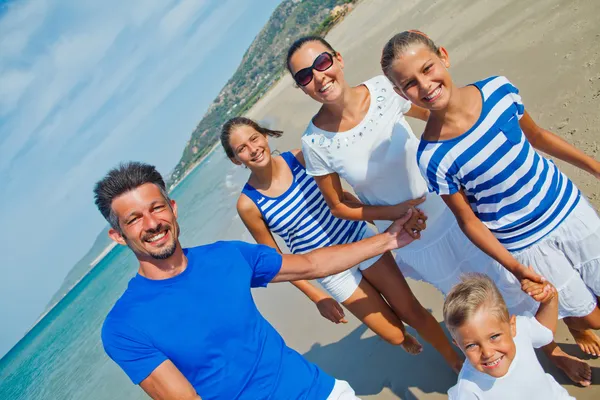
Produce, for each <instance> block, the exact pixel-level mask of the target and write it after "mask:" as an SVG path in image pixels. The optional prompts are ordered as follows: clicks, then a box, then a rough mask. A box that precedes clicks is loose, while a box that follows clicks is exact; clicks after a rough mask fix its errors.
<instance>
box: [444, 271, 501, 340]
mask: <svg viewBox="0 0 600 400" xmlns="http://www.w3.org/2000/svg"><path fill="white" fill-rule="evenodd" d="M483 306H485V307H486V309H487V310H489V312H491V313H493V314H494V315H495V316H496V317H498V318H499V319H500V320H501V321H503V322H509V321H510V315H509V314H508V308H507V307H506V303H505V302H504V299H503V298H502V295H501V294H500V291H499V290H498V288H497V287H496V285H495V284H494V282H492V280H491V279H490V278H489V277H488V276H487V275H484V274H479V273H472V274H465V275H463V276H462V277H461V282H460V283H459V284H457V285H456V286H454V287H453V288H452V290H450V293H448V296H447V297H446V300H445V301H444V322H445V323H446V327H447V328H448V330H449V331H450V333H452V334H454V331H455V330H456V329H457V328H460V327H461V326H462V325H463V324H464V323H465V322H466V321H467V320H468V319H469V318H471V317H472V316H473V314H475V313H476V312H477V310H479V309H480V308H481V307H483Z"/></svg>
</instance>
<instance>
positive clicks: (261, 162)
mask: <svg viewBox="0 0 600 400" xmlns="http://www.w3.org/2000/svg"><path fill="white" fill-rule="evenodd" d="M281 134H282V132H281V131H273V130H270V129H266V128H264V127H262V126H260V125H259V124H257V123H256V122H254V121H252V120H251V119H248V118H244V117H236V118H233V119H231V120H229V121H228V122H227V123H225V125H224V126H223V128H222V130H221V144H222V145H223V148H224V150H225V152H226V153H227V156H228V157H229V158H230V159H231V161H232V162H233V163H235V164H237V165H244V166H246V167H247V168H248V169H249V170H250V178H249V179H248V183H247V184H246V185H245V186H244V189H243V190H242V193H241V195H240V198H239V200H238V203H237V210H238V214H239V215H240V218H241V219H242V221H243V222H244V224H245V225H246V227H247V228H248V230H249V231H250V233H251V234H252V236H253V237H254V239H255V240H256V242H257V243H260V244H264V245H267V246H270V247H273V248H275V249H277V250H278V251H281V250H280V249H279V246H278V245H277V243H276V242H275V240H274V238H273V233H276V234H277V235H278V236H280V237H281V238H282V239H283V240H284V241H285V243H286V245H287V247H288V248H289V250H290V251H291V252H292V253H298V254H302V253H306V252H308V251H310V250H314V249H316V248H320V247H325V246H330V245H335V244H344V243H349V242H354V241H357V240H360V239H363V238H364V237H368V236H369V235H371V234H372V233H373V231H372V230H371V228H369V227H368V226H367V224H366V223H365V222H362V221H347V220H341V219H338V218H335V217H334V216H333V215H332V214H331V212H330V211H329V208H328V206H327V204H326V203H325V200H324V199H323V196H322V195H321V192H320V191H319V188H318V187H317V185H316V183H315V181H314V179H313V178H312V177H310V176H308V175H307V174H306V170H305V167H304V157H303V156H302V152H301V151H300V150H293V151H291V152H285V153H283V154H281V155H279V156H274V155H272V154H271V150H270V148H269V143H268V140H267V136H275V137H277V136H280V135H281ZM345 195H346V196H348V197H352V196H351V195H350V194H349V193H345ZM412 204H413V202H408V203H407V204H404V205H401V206H399V207H398V208H399V210H398V215H404V214H405V213H406V211H407V210H408V209H410V208H411V207H412ZM420 218H424V217H423V216H421V215H420V214H418V213H416V214H415V216H414V217H413V218H412V219H413V221H412V222H413V223H414V222H415V221H414V220H417V224H416V225H415V227H416V228H417V229H421V228H423V225H422V224H423V223H424V221H421V223H419V222H418V219H420ZM407 224H411V222H410V221H409V222H408V223H407ZM319 282H320V283H321V285H322V286H323V287H324V288H325V289H326V290H327V291H328V292H329V294H330V295H331V297H330V296H328V295H327V294H325V293H323V292H322V291H321V290H319V289H318V288H316V287H315V286H313V285H312V284H311V283H310V282H307V281H297V282H293V284H294V286H296V287H297V288H298V289H300V290H301V291H302V292H304V294H306V296H307V297H308V298H310V299H311V300H312V301H313V302H314V303H315V304H316V305H317V308H318V309H319V311H320V312H321V314H322V315H323V316H324V317H325V318H327V319H329V320H331V321H332V322H335V323H340V322H346V320H345V318H344V313H343V311H342V308H341V307H340V306H339V304H338V301H339V302H341V303H342V304H343V305H344V306H345V307H346V308H347V309H348V310H349V311H350V312H351V313H352V314H354V315H355V316H356V317H357V318H358V319H360V320H361V321H362V322H363V323H364V324H365V325H367V326H368V327H369V328H371V330H373V331H374V332H375V333H376V334H378V335H379V336H380V337H381V338H383V339H384V340H386V341H387V342H389V343H391V344H394V345H401V346H402V347H403V348H404V350H406V351H407V352H408V353H411V354H417V353H419V352H420V351H421V350H422V346H421V344H420V343H419V342H418V341H417V340H416V339H415V338H414V337H412V336H411V335H409V334H408V333H407V332H406V331H405V329H404V324H403V323H402V321H406V322H407V323H409V324H411V325H412V326H413V327H414V328H415V329H416V330H417V331H418V332H419V334H420V335H421V336H422V337H423V338H424V339H425V340H427V341H428V342H430V343H431V344H432V345H433V346H434V347H435V348H436V349H437V350H438V351H439V352H440V353H441V354H442V355H443V356H444V358H445V359H446V361H447V362H448V363H449V364H450V366H451V367H452V368H454V369H455V371H458V370H459V369H460V366H461V364H462V362H461V359H460V357H459V356H458V354H457V353H456V352H455V351H454V349H453V348H452V346H451V345H450V342H449V341H448V339H447V338H446V336H445V335H444V332H443V330H442V329H441V327H440V325H439V324H438V323H437V321H436V320H435V318H434V317H433V316H432V315H431V314H430V313H429V312H428V311H427V310H426V309H425V308H424V307H423V306H422V305H421V304H420V303H419V301H418V300H417V299H416V298H415V297H414V295H413V294H412V292H411V290H410V288H409V287H408V284H407V283H406V280H405V279H404V277H403V276H402V274H401V273H400V271H399V270H398V268H397V267H396V263H395V262H394V259H393V257H392V256H391V254H389V253H386V254H384V255H382V256H381V257H376V258H374V259H371V260H367V261H365V262H363V263H361V264H360V265H358V266H356V267H354V268H353V269H350V270H348V271H344V272H342V273H340V274H336V275H333V276H329V277H326V278H324V279H321V280H319ZM332 297H333V298H332Z"/></svg>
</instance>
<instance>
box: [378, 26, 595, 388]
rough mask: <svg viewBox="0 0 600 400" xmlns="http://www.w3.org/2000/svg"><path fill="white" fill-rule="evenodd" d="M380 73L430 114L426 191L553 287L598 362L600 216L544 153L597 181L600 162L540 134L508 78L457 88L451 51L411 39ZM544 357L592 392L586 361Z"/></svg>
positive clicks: (506, 263) (563, 313)
mask: <svg viewBox="0 0 600 400" xmlns="http://www.w3.org/2000/svg"><path fill="white" fill-rule="evenodd" d="M381 66H382V69H383V71H384V73H385V74H386V76H388V78H389V79H390V80H391V81H392V82H393V83H394V90H395V91H396V92H398V93H399V94H401V95H402V96H404V97H405V98H406V99H408V100H410V101H411V102H413V103H414V104H417V105H419V106H421V107H423V108H426V109H428V110H429V111H430V113H431V114H430V117H429V120H428V122H427V125H426V127H425V131H424V133H423V136H422V137H421V143H420V145H419V151H418V155H417V158H418V163H419V167H420V170H421V172H422V174H423V176H424V177H425V178H426V180H427V182H428V185H429V188H430V189H431V190H432V191H434V192H436V193H438V194H440V195H441V196H442V198H443V199H444V201H445V202H446V204H447V205H448V207H449V208H450V209H451V210H452V212H453V213H454V215H455V216H456V219H457V220H458V223H459V225H460V227H461V229H462V230H463V231H464V232H465V234H466V235H467V236H468V237H469V239H470V240H471V241H472V242H473V243H474V244H475V245H477V247H479V248H480V249H481V250H483V251H484V252H486V253H487V254H489V255H490V256H491V257H493V258H494V259H495V260H496V261H497V262H498V264H499V265H502V266H503V267H504V268H506V270H508V271H510V272H511V273H512V274H513V275H514V276H515V277H516V278H517V279H518V280H519V281H524V280H526V279H530V280H532V281H536V282H542V279H547V280H548V281H550V282H551V283H552V284H554V286H555V287H556V288H557V290H558V293H559V315H560V317H561V318H564V320H565V322H566V323H567V325H568V327H569V329H570V331H571V333H572V334H573V336H574V338H575V340H576V341H577V343H578V344H579V346H580V347H581V349H582V350H583V351H585V352H586V353H588V354H592V355H600V341H599V340H598V337H597V336H596V335H595V333H594V332H593V331H592V330H591V329H598V328H600V309H599V308H598V299H597V297H598V296H599V295H600V246H599V245H598V244H599V243H600V218H598V215H597V214H596V212H595V211H594V209H593V208H592V207H591V206H590V204H589V203H588V201H587V199H586V198H585V196H583V195H582V194H581V193H580V191H579V190H578V189H577V187H576V186H575V185H574V184H573V183H572V182H571V181H570V180H569V178H568V177H567V176H566V175H564V174H563V173H561V171H560V170H559V169H558V168H557V166H556V165H555V164H554V163H553V162H552V161H550V160H549V159H547V158H545V157H543V156H542V155H541V154H539V153H538V151H541V152H544V153H546V154H548V155H550V156H553V157H556V158H559V159H562V160H563V161H566V162H568V163H570V164H573V165H575V166H577V167H579V168H581V169H583V170H584V171H587V172H589V173H591V174H593V175H594V176H595V177H597V178H598V177H600V163H599V162H598V161H596V160H594V159H593V158H591V157H589V156H587V155H585V154H584V153H583V152H581V151H579V150H578V149H576V148H575V147H573V146H572V145H570V144H569V143H567V142H566V141H564V140H562V139H561V138H559V137H558V136H556V135H554V134H553V133H551V132H549V131H547V130H545V129H543V128H541V127H539V126H538V125H537V124H536V123H535V122H534V120H533V119H532V117H531V116H530V115H529V113H528V112H527V111H526V110H525V107H524V105H523V102H522V100H521V96H520V95H519V91H518V89H517V88H516V87H515V86H514V85H513V84H512V83H511V82H510V81H509V80H508V79H507V78H505V77H503V76H492V77H490V78H486V79H483V80H481V81H478V82H475V83H473V84H471V85H468V86H465V87H458V86H456V85H455V84H454V83H453V81H452V78H451V76H450V73H449V72H448V70H447V68H449V67H450V58H449V55H448V52H447V51H446V49H444V48H443V47H439V48H438V47H437V46H436V45H435V44H434V43H433V41H432V40H431V39H430V38H429V37H428V36H426V35H425V34H424V33H422V32H419V31H405V32H402V33H400V34H398V35H396V36H394V37H393V38H392V39H390V41H389V42H388V43H387V45H386V46H385V47H384V50H383V54H382V59H381ZM545 352H546V353H547V354H548V355H549V356H550V358H551V359H552V360H553V361H554V363H555V364H557V366H559V367H560V368H561V369H563V370H564V371H565V372H566V373H567V375H568V376H569V377H570V378H571V379H572V380H574V381H575V382H578V383H580V384H582V385H589V384H590V378H591V372H590V369H589V366H587V364H585V363H584V362H583V361H581V360H578V359H576V358H574V357H570V356H568V355H566V354H565V353H564V352H562V350H560V349H559V348H558V347H557V346H556V344H555V343H552V344H550V345H548V346H546V347H545Z"/></svg>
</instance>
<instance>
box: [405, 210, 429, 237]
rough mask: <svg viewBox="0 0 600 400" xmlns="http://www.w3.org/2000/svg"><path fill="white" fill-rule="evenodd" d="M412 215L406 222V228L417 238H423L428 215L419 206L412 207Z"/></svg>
mask: <svg viewBox="0 0 600 400" xmlns="http://www.w3.org/2000/svg"><path fill="white" fill-rule="evenodd" d="M411 210H413V213H412V216H411V217H410V219H409V220H408V221H407V222H406V223H405V224H404V230H405V231H406V232H408V234H409V235H411V236H412V237H413V238H415V239H420V238H421V231H422V230H424V229H425V228H426V227H427V223H426V222H425V221H427V216H426V215H425V214H424V213H423V211H421V210H419V209H418V208H414V207H413V208H412V209H411Z"/></svg>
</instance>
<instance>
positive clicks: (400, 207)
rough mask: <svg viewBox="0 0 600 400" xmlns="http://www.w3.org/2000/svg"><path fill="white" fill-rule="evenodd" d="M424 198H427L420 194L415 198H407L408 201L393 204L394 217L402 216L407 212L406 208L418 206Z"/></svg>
mask: <svg viewBox="0 0 600 400" xmlns="http://www.w3.org/2000/svg"><path fill="white" fill-rule="evenodd" d="M426 199H427V197H425V196H421V197H419V198H417V199H412V200H408V201H405V202H403V203H400V204H396V205H395V206H394V208H395V212H394V215H395V216H396V218H402V217H403V216H404V215H405V214H406V213H407V212H408V210H410V209H411V208H414V207H416V206H418V205H419V204H422V203H423V202H424V201H425V200H426Z"/></svg>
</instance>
